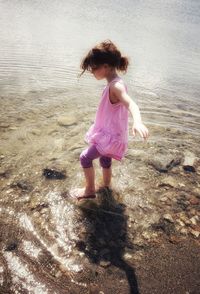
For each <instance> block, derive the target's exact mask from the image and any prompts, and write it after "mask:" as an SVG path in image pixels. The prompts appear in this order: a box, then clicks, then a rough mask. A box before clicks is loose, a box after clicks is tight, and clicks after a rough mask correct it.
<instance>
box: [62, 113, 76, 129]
mask: <svg viewBox="0 0 200 294" xmlns="http://www.w3.org/2000/svg"><path fill="white" fill-rule="evenodd" d="M57 122H58V124H59V125H60V126H71V125H74V124H76V123H77V118H76V117H75V115H74V113H69V114H68V115H67V116H60V117H58V119H57Z"/></svg>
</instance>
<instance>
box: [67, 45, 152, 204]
mask: <svg viewBox="0 0 200 294" xmlns="http://www.w3.org/2000/svg"><path fill="white" fill-rule="evenodd" d="M128 65H129V61H128V58H127V57H125V56H122V55H121V53H120V51H119V49H118V48H117V47H116V46H115V45H114V44H113V43H112V42H111V41H110V40H108V41H104V42H101V43H100V44H98V45H96V46H95V47H94V48H92V49H91V50H90V51H89V52H88V54H87V55H86V56H85V57H84V58H83V60H82V63H81V69H83V72H82V73H81V75H82V74H83V73H84V72H85V71H86V70H87V71H89V72H91V73H92V74H93V75H94V77H95V78H96V79H97V80H102V79H106V80H107V86H106V87H105V88H104V90H103V93H102V97H101V101H100V104H99V107H98V109H97V113H96V118H95V122H94V124H93V125H92V126H91V127H90V128H89V130H88V132H87V133H86V135H85V141H86V142H87V143H89V147H88V148H87V149H85V150H84V151H83V152H82V153H81V155H80V163H81V166H82V167H83V170H84V174H85V180H86V186H85V188H82V189H74V190H72V191H71V192H70V195H71V196H72V197H75V198H76V199H84V198H95V197H96V195H95V192H96V191H97V190H95V174H94V168H93V164H92V161H93V160H94V159H96V158H99V162H100V165H101V167H102V171H103V182H104V186H105V187H109V186H110V183H111V174H112V173H111V163H112V158H114V159H116V160H119V161H120V160H121V159H122V158H123V157H124V154H125V152H126V150H127V146H128V114H129V111H130V113H131V115H132V117H133V120H134V124H133V127H132V132H133V136H135V135H136V132H138V133H139V135H140V136H141V137H142V138H143V139H147V137H148V129H147V128H146V126H145V125H144V124H143V123H142V120H141V115H140V111H139V108H138V106H137V104H136V103H135V102H133V100H132V99H131V98H130V96H129V95H128V94H127V86H126V85H125V83H124V81H123V80H122V79H121V77H119V76H118V74H117V71H122V72H126V71H127V68H128Z"/></svg>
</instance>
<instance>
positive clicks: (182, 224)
mask: <svg viewBox="0 0 200 294" xmlns="http://www.w3.org/2000/svg"><path fill="white" fill-rule="evenodd" d="M176 222H177V223H178V224H179V225H180V226H181V227H184V226H185V224H184V222H183V221H182V220H180V219H177V220H176Z"/></svg>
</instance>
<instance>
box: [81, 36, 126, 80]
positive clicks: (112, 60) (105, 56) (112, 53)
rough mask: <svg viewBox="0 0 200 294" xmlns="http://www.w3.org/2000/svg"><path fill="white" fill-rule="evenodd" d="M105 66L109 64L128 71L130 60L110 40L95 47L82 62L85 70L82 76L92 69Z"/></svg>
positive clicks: (82, 67)
mask: <svg viewBox="0 0 200 294" xmlns="http://www.w3.org/2000/svg"><path fill="white" fill-rule="evenodd" d="M103 64H108V65H110V66H112V67H115V68H116V69H118V70H120V71H124V72H126V71H127V68H128V65H129V60H128V58H127V57H126V56H122V55H121V52H120V51H119V49H118V48H117V47H116V46H115V44H114V43H113V42H111V41H110V40H106V41H103V42H101V43H99V44H97V45H96V46H95V47H93V48H92V49H91V50H90V51H89V52H88V53H87V55H86V56H85V57H84V58H83V60H82V62H81V66H80V67H81V69H82V70H83V71H82V73H81V74H80V76H81V75H82V74H83V73H84V72H85V71H86V70H88V71H89V70H91V69H92V67H98V66H100V65H103Z"/></svg>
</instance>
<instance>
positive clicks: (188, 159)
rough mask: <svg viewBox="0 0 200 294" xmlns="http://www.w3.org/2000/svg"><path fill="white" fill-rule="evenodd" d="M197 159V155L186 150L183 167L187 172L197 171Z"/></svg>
mask: <svg viewBox="0 0 200 294" xmlns="http://www.w3.org/2000/svg"><path fill="white" fill-rule="evenodd" d="M195 161H196V156H195V154H194V153H192V152H189V151H186V153H185V159H184V162H183V169H184V170H185V171H187V172H196V169H195V167H194V165H195Z"/></svg>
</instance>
